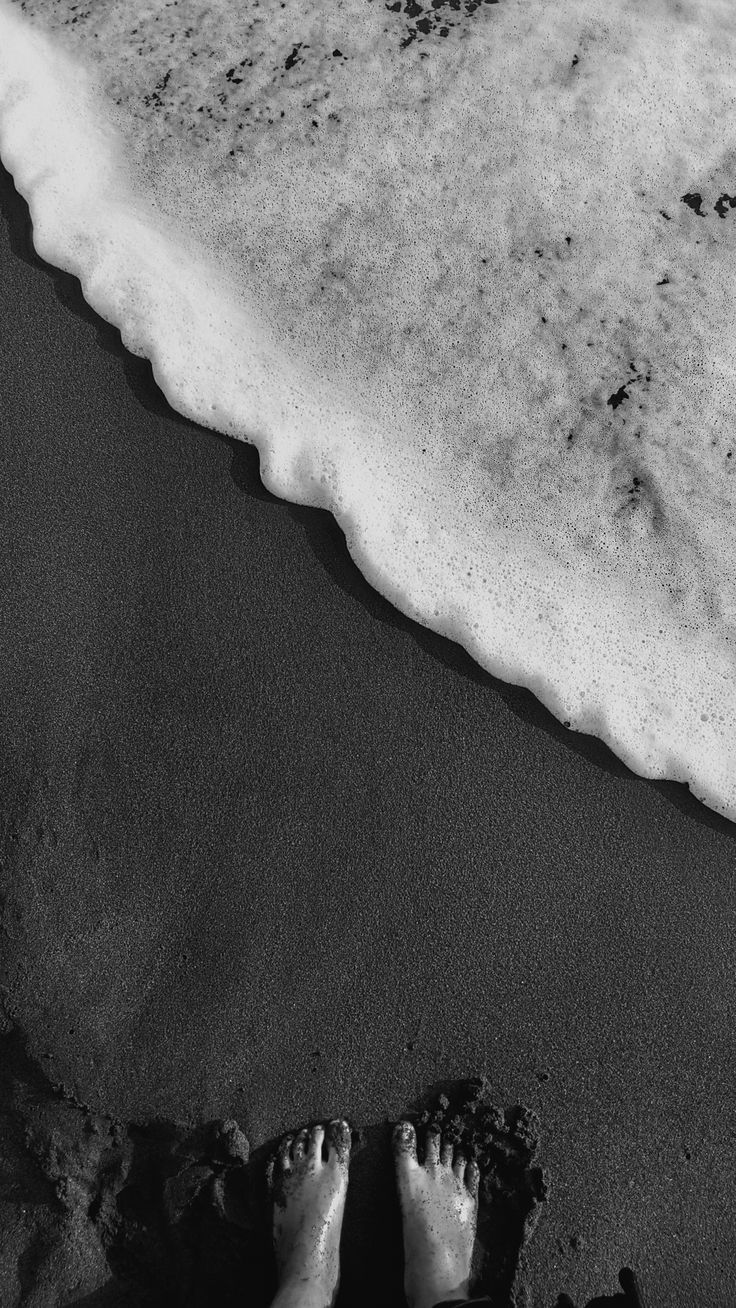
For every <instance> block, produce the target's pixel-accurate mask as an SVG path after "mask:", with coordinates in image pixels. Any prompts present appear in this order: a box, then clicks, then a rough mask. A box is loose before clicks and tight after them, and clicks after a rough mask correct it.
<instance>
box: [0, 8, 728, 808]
mask: <svg viewBox="0 0 736 1308" xmlns="http://www.w3.org/2000/svg"><path fill="white" fill-rule="evenodd" d="M735 54H736V14H734V11H733V6H732V5H731V3H730V0H722V2H719V0H708V2H707V3H705V2H701V3H699V2H698V0H692V2H691V3H687V2H686V0H683V2H682V3H675V2H674V0H644V2H642V0H636V3H634V0H625V2H624V3H622V4H621V5H620V6H617V9H616V14H615V19H614V17H612V15H611V11H610V5H609V4H608V0H585V2H583V0H561V3H559V4H557V5H555V6H550V5H549V4H547V3H546V2H545V0H501V2H500V3H498V4H488V3H486V4H479V3H476V2H475V0H465V3H464V4H461V5H460V6H459V7H453V6H452V5H450V4H449V3H447V4H439V5H436V4H435V5H432V6H429V5H427V6H425V7H422V6H418V5H413V4H404V5H403V6H398V7H397V6H395V5H386V4H379V3H377V0H345V3H342V4H339V5H321V4H310V3H306V4H300V5H296V4H295V3H293V0H288V3H285V4H281V3H276V0H261V3H260V4H259V3H256V2H255V0H253V3H244V4H241V5H238V6H231V5H224V4H219V3H216V4H206V5H205V4H204V3H203V0H179V2H177V0H169V2H168V3H165V2H164V0H149V3H148V4H146V5H145V6H140V7H136V8H135V9H131V8H130V7H129V6H126V5H124V4H123V3H121V0H100V2H99V3H98V4H96V5H95V6H93V7H91V8H90V9H88V10H85V9H83V8H81V7H80V6H77V5H75V6H73V7H72V6H70V5H68V4H67V3H66V2H65V0H41V2H40V3H33V0H26V2H25V3H24V4H23V5H22V6H16V5H13V4H11V3H9V0H0V154H1V155H2V158H3V161H4V162H5V164H6V166H7V167H8V168H9V169H10V170H11V172H12V173H13V175H14V177H15V180H16V184H17V186H18V188H19V189H20V191H21V192H22V193H23V195H24V196H25V197H26V199H27V200H28V203H29V206H30V210H31V215H32V220H33V231H34V242H35V245H36V248H37V250H38V252H39V253H40V254H41V255H42V256H43V257H44V258H45V259H47V260H48V261H49V262H51V263H53V264H55V265H57V266H59V267H62V268H65V269H67V270H68V271H71V272H73V273H75V274H76V275H77V276H78V277H79V278H80V281H81V283H82V288H83V292H84V295H85V298H86V299H87V300H88V302H89V303H90V304H91V305H92V306H93V307H94V308H95V309H96V310H97V311H98V312H99V313H100V314H101V315H102V316H103V317H105V318H106V319H108V320H109V321H111V322H113V323H115V324H116V325H117V326H118V327H119V328H120V330H121V333H122V337H123V341H124V342H125V344H126V345H127V346H128V348H129V349H131V350H132V351H134V352H135V353H137V354H140V355H145V356H147V357H148V358H150V359H151V361H152V364H153V369H154V374H155V376H156V379H157V381H158V383H159V385H160V386H161V388H162V389H163V391H164V392H165V394H166V395H167V397H168V399H169V400H170V402H171V404H172V405H173V406H174V407H175V408H177V409H178V410H179V411H180V412H182V413H184V414H186V415H187V416H189V417H191V418H192V419H194V420H195V421H197V422H199V423H201V424H203V425H204V426H207V427H211V428H214V429H216V430H219V431H222V432H225V433H228V434H230V435H233V436H237V437H239V438H241V439H243V440H247V441H250V442H252V443H254V444H255V445H256V446H257V447H258V450H259V453H260V461H261V475H262V477H263V480H264V482H265V483H266V485H267V486H268V487H269V488H270V489H271V490H273V491H274V492H275V493H276V494H278V495H281V496H283V497H285V498H287V499H289V500H292V501H296V502H299V503H306V504H317V505H321V506H323V507H326V508H328V509H330V510H331V512H332V513H333V514H334V515H335V517H336V519H337V521H338V522H339V523H340V526H341V527H342V529H343V531H344V533H345V537H346V540H347V544H348V548H349V550H350V553H351V554H352V556H353V558H354V559H355V561H356V562H357V564H358V566H359V567H360V568H361V570H362V571H363V573H364V574H365V576H366V577H367V578H368V579H369V580H370V581H371V583H372V584H373V585H374V586H375V587H376V588H377V589H378V590H380V591H381V592H382V593H383V594H384V595H386V596H387V597H388V598H389V599H390V600H391V601H392V602H393V603H394V604H395V605H396V606H397V608H399V609H401V610H402V611H403V612H404V613H406V614H408V615H410V616H411V617H412V618H415V619H416V620H417V621H419V622H421V623H423V624H425V625H426V626H429V627H431V628H433V629H434V630H436V631H439V632H442V633H444V634H445V635H447V636H449V637H451V638H452V639H453V640H456V641H458V642H460V643H461V644H462V645H463V646H464V647H465V648H466V649H467V650H468V651H469V652H470V653H471V654H472V655H473V657H474V658H475V659H477V661H478V662H479V663H480V664H481V665H482V666H483V667H485V668H487V669H488V670H489V671H490V672H492V673H493V674H494V675H496V676H498V677H501V678H503V679H504V680H506V681H510V682H515V683H518V684H521V685H525V686H528V687H530V688H531V689H532V690H533V691H534V693H535V694H536V695H537V696H538V697H539V698H540V699H541V700H542V701H543V703H545V704H546V705H547V706H548V707H549V708H550V709H551V711H552V712H553V713H554V714H555V715H556V716H557V717H558V718H559V719H560V720H561V721H563V722H564V723H565V724H566V725H568V726H570V727H571V728H572V729H575V730H578V731H585V732H590V733H593V734H595V735H597V736H599V737H601V738H602V739H603V740H605V741H606V742H607V743H608V744H609V745H610V747H611V748H612V749H613V750H614V751H615V752H616V754H618V755H619V757H620V758H622V759H623V760H624V761H625V762H626V763H627V764H628V765H629V766H630V767H631V768H632V769H633V770H634V771H635V772H638V773H640V774H641V775H643V776H647V777H657V778H672V779H676V780H680V781H685V782H687V783H688V785H689V786H690V787H691V789H692V790H693V792H694V793H695V794H696V795H697V796H698V797H699V798H700V799H702V800H703V802H704V803H706V804H708V805H710V806H711V807H712V808H714V809H716V810H718V811H719V812H722V813H724V814H726V815H727V816H728V817H730V818H731V819H735V818H736V766H735V764H736V743H734V742H735V740H736V737H735V734H734V726H735V725H736V680H735V678H734V671H735V664H736V640H735V634H736V632H735V627H734V616H735V615H736V583H735V581H734V576H735V571H736V570H735V568H734V563H735V561H736V559H735V556H736V541H735V539H734V521H735V519H734V495H733V476H734V463H736V435H734V432H733V413H734V402H735V401H736V366H735V354H734V340H736V334H735V331H734V328H735V327H736V289H735V287H734V278H733V274H732V271H731V270H732V267H733V261H734V254H735V253H736V195H734V192H736V143H734V142H731V143H729V134H728V131H727V127H728V124H729V123H730V122H731V121H732V120H734V110H735V109H736V83H734V80H733V76H732V69H733V60H734V55H735ZM732 442H733V444H732ZM732 456H733V457H732ZM488 729H489V730H492V729H493V724H492V722H490V721H489V724H488Z"/></svg>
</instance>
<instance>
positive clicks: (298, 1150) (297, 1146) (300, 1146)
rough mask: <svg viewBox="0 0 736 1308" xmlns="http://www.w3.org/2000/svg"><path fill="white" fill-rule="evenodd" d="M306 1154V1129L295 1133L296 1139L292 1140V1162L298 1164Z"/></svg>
mask: <svg viewBox="0 0 736 1308" xmlns="http://www.w3.org/2000/svg"><path fill="white" fill-rule="evenodd" d="M306 1152H307V1131H306V1128H304V1129H302V1130H301V1131H299V1132H297V1135H296V1139H295V1140H294V1149H293V1154H294V1162H295V1163H300V1162H301V1161H302V1159H303V1158H304V1155H305V1154H306Z"/></svg>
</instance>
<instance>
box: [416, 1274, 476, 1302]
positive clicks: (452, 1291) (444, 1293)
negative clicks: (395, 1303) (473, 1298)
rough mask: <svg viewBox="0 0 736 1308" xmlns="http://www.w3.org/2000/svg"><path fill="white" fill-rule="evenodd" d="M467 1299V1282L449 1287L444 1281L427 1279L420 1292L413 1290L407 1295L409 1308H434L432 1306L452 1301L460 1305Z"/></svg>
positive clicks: (468, 1286)
mask: <svg viewBox="0 0 736 1308" xmlns="http://www.w3.org/2000/svg"><path fill="white" fill-rule="evenodd" d="M469 1298H470V1281H469V1280H466V1281H460V1282H459V1284H457V1285H453V1286H450V1285H448V1284H447V1281H444V1280H437V1281H432V1280H430V1279H427V1281H426V1282H425V1283H424V1284H423V1285H422V1288H421V1290H418V1291H417V1290H415V1291H414V1293H413V1294H412V1295H411V1296H409V1295H407V1301H408V1304H409V1308H434V1305H435V1304H438V1303H447V1302H450V1301H453V1300H456V1301H457V1302H458V1303H462V1302H463V1300H465V1299H469Z"/></svg>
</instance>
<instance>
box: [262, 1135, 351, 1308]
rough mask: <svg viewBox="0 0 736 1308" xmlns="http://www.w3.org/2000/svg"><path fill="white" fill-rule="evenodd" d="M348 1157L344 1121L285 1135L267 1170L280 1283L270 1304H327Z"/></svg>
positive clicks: (335, 1273)
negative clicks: (293, 1134) (271, 1198)
mask: <svg viewBox="0 0 736 1308" xmlns="http://www.w3.org/2000/svg"><path fill="white" fill-rule="evenodd" d="M349 1162H350V1127H349V1126H348V1124H347V1122H345V1121H334V1122H330V1123H329V1124H328V1126H327V1128H326V1129H325V1127H323V1126H313V1127H312V1129H311V1131H307V1130H303V1131H299V1132H298V1134H297V1135H296V1136H292V1135H285V1136H284V1137H283V1139H282V1140H281V1143H280V1144H279V1147H278V1151H277V1153H276V1155H275V1157H274V1158H273V1159H272V1161H271V1164H270V1166H269V1172H268V1183H269V1190H270V1192H271V1194H272V1197H273V1205H274V1208H273V1240H274V1248H275V1251H276V1267H277V1270H278V1278H279V1288H278V1293H277V1296H276V1299H275V1300H274V1306H273V1308H277V1305H278V1308H292V1306H293V1308H297V1305H298V1308H331V1305H332V1304H333V1303H334V1301H335V1297H336V1295H337V1287H338V1283H339V1279H340V1231H341V1229H342V1216H343V1212H344V1210H345V1195H346V1192H347V1188H348V1165H349Z"/></svg>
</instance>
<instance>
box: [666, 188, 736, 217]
mask: <svg viewBox="0 0 736 1308" xmlns="http://www.w3.org/2000/svg"><path fill="white" fill-rule="evenodd" d="M680 200H681V201H682V203H683V204H686V205H687V207H688V209H692V211H693V213H695V214H697V215H698V218H707V217H708V214H707V213H706V211H705V210H704V209H703V204H704V203H705V202H704V200H703V196H702V195H701V193H700V191H688V192H686V194H685V195H681V196H680ZM730 209H736V195H729V194H728V192H727V191H722V192H721V194H720V195H719V197H718V199H717V200H716V202H715V204H714V205H713V206H712V210H713V212H714V213H717V214H718V217H719V218H725V217H726V215H727V213H728V211H729V210H730ZM666 216H667V215H666V214H663V217H666Z"/></svg>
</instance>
